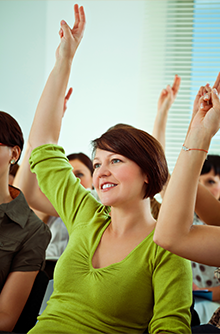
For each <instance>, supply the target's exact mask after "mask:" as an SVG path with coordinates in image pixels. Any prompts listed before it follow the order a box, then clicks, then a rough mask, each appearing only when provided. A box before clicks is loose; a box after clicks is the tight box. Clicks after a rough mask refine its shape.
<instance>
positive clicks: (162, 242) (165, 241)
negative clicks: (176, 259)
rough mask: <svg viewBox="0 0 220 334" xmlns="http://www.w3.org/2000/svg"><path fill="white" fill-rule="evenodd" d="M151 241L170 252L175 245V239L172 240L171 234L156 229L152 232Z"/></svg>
mask: <svg viewBox="0 0 220 334" xmlns="http://www.w3.org/2000/svg"><path fill="white" fill-rule="evenodd" d="M153 241H154V243H155V244H157V245H158V246H160V247H161V248H163V249H166V250H168V251H169V252H172V251H173V248H174V246H175V240H173V238H172V236H170V235H166V234H162V233H160V232H159V231H157V229H156V230H155V232H154V236H153Z"/></svg>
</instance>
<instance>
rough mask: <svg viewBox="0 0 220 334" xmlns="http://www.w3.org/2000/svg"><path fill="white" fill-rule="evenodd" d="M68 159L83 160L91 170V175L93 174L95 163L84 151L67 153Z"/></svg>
mask: <svg viewBox="0 0 220 334" xmlns="http://www.w3.org/2000/svg"><path fill="white" fill-rule="evenodd" d="M67 159H68V160H76V159H77V160H79V161H81V162H82V163H83V164H84V165H85V166H86V167H87V168H88V169H89V170H90V172H91V176H92V174H93V164H92V160H91V159H90V158H89V157H88V156H87V155H86V154H84V153H82V152H79V153H72V154H69V155H67Z"/></svg>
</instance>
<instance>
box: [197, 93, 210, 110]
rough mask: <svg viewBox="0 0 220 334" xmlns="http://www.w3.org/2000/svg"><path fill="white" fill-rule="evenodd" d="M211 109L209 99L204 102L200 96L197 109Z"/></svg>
mask: <svg viewBox="0 0 220 334" xmlns="http://www.w3.org/2000/svg"><path fill="white" fill-rule="evenodd" d="M211 107H212V103H211V98H210V100H208V101H207V100H204V96H201V97H200V99H199V109H202V110H203V111H208V110H209V109H210V108H211Z"/></svg>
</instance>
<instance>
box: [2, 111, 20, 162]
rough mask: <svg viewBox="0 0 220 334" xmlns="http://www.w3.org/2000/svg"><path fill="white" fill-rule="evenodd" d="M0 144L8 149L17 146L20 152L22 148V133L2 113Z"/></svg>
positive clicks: (13, 122) (15, 122)
mask: <svg viewBox="0 0 220 334" xmlns="http://www.w3.org/2000/svg"><path fill="white" fill-rule="evenodd" d="M0 143H2V144H4V145H6V146H8V147H14V146H18V147H20V149H21V152H22V149H23V146H24V138H23V133H22V131H21V128H20V126H19V124H18V122H17V121H16V120H15V119H14V118H13V117H12V116H11V115H9V114H8V113H6V112H4V111H0ZM19 158H20V157H19ZM19 158H18V160H19ZM18 160H17V161H16V163H17V162H18Z"/></svg>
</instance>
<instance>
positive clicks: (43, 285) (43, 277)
mask: <svg viewBox="0 0 220 334" xmlns="http://www.w3.org/2000/svg"><path fill="white" fill-rule="evenodd" d="M48 282H49V277H48V276H47V274H46V273H45V272H44V271H39V273H38V274H37V276H36V278H35V281H34V284H33V287H32V290H31V293H30V295H29V297H28V300H27V302H26V304H25V306H24V309H23V311H22V313H21V315H20V317H19V319H18V321H17V323H16V325H15V327H14V329H13V332H15V333H27V332H28V331H29V330H30V329H31V328H32V327H34V325H35V324H36V321H37V317H38V315H39V311H40V307H41V304H42V300H43V298H44V295H45V291H46V289H47V285H48Z"/></svg>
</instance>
